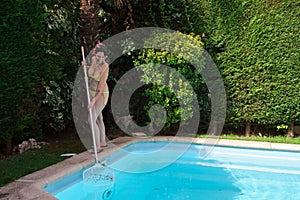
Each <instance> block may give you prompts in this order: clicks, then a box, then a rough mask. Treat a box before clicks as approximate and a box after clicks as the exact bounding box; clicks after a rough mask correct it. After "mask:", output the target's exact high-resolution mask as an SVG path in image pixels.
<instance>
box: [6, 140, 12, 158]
mask: <svg viewBox="0 0 300 200" xmlns="http://www.w3.org/2000/svg"><path fill="white" fill-rule="evenodd" d="M11 154H12V137H9V138H8V139H7V141H6V144H5V156H10V155H11Z"/></svg>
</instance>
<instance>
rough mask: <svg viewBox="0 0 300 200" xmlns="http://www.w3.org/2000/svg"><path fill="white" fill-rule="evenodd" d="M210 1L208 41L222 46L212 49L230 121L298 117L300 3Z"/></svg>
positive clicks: (275, 121)
mask: <svg viewBox="0 0 300 200" xmlns="http://www.w3.org/2000/svg"><path fill="white" fill-rule="evenodd" d="M208 5H209V6H207V7H208V8H210V11H211V12H209V14H208V15H207V16H209V17H208V18H207V19H206V21H205V22H206V23H207V24H208V25H207V27H208V28H209V27H210V28H209V30H207V31H208V34H207V36H208V38H207V39H206V40H204V41H205V42H206V41H208V46H209V45H212V46H214V47H217V49H212V50H213V51H214V54H215V55H216V58H217V63H218V64H219V66H220V69H221V71H222V74H223V76H224V82H225V84H226V90H227V94H228V95H227V96H228V122H229V123H235V124H236V125H239V124H241V123H245V122H255V123H259V124H266V125H267V124H270V125H272V124H273V125H277V124H289V123H290V121H299V119H300V113H299V109H300V107H299V106H300V96H299V92H298V91H299V89H300V88H299V87H300V84H299V78H300V77H299V74H300V73H299V72H300V71H299V70H300V67H299V62H298V61H299V56H300V52H299V45H300V38H299V34H298V33H299V30H300V26H299V23H298V22H297V21H298V20H297V19H298V17H297V16H299V14H300V9H299V2H298V1H294V0H289V1H285V2H280V1H276V0H272V1H256V0H252V1H249V0H240V1H237V2H234V3H233V4H231V3H230V4H228V1H223V0H219V1H215V2H210V3H209V4H208ZM212 22H216V23H214V24H210V23H212ZM213 26H214V27H213ZM206 44H207V43H206Z"/></svg>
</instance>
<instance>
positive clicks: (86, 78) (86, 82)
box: [81, 46, 98, 164]
mask: <svg viewBox="0 0 300 200" xmlns="http://www.w3.org/2000/svg"><path fill="white" fill-rule="evenodd" d="M81 54H82V60H83V71H84V80H85V87H86V93H87V100H88V104H90V103H91V98H90V93H89V83H88V76H87V67H86V62H85V56H84V48H83V46H82V47H81ZM89 114H90V119H91V120H90V121H91V129H92V137H93V146H94V154H95V160H96V164H97V163H98V154H97V147H96V136H95V127H94V117H93V111H92V108H89Z"/></svg>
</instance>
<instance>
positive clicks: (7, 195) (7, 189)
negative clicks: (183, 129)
mask: <svg viewBox="0 0 300 200" xmlns="http://www.w3.org/2000/svg"><path fill="white" fill-rule="evenodd" d="M137 141H178V142H193V143H199V144H207V145H218V146H235V147H247V148H261V149H273V150H290V151H299V152H300V145H295V144H279V143H270V142H252V141H241V140H218V139H203V138H192V137H171V136H155V137H143V136H138V137H121V138H117V139H115V140H112V141H111V142H109V143H108V147H106V148H105V149H104V151H102V152H100V153H99V155H98V157H99V158H103V157H107V156H108V155H110V154H112V153H113V152H115V151H117V150H118V149H120V148H122V147H124V146H126V145H129V144H130V143H133V142H137ZM93 161H94V156H93V154H91V153H89V152H88V151H85V152H83V153H81V154H78V155H74V156H72V157H71V158H68V159H66V160H64V161H62V162H59V163H57V164H54V165H51V166H49V167H47V168H44V169H42V170H39V171H37V172H34V173H32V174H28V175H26V176H24V177H21V178H20V179H18V180H16V181H14V182H12V183H9V184H7V185H5V186H3V187H1V188H0V200H17V199H21V200H29V199H33V200H35V199H36V200H38V199H39V200H44V199H47V200H54V199H56V198H55V197H53V196H52V195H51V194H49V193H47V192H46V191H44V190H43V189H42V188H43V187H45V186H47V185H48V184H49V183H52V182H54V181H55V180H58V179H60V178H62V177H64V176H66V175H68V174H71V173H73V172H75V171H78V170H80V169H82V168H85V167H86V166H88V165H89V164H91V163H93Z"/></svg>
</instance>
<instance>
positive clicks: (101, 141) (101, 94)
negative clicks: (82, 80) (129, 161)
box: [87, 43, 109, 151]
mask: <svg viewBox="0 0 300 200" xmlns="http://www.w3.org/2000/svg"><path fill="white" fill-rule="evenodd" d="M104 52H105V46H104V45H103V44H101V43H98V44H97V45H96V47H95V48H94V50H93V55H92V64H91V66H90V67H89V68H88V71H87V72H88V76H89V88H90V89H89V90H90V91H89V92H90V97H91V102H90V104H89V105H88V108H89V109H90V108H92V113H93V114H92V115H93V122H90V123H94V131H95V139H96V145H97V151H100V150H101V147H105V146H107V144H106V141H105V126H104V122H103V115H102V110H103V109H104V107H105V106H106V104H107V101H108V96H109V91H108V85H107V83H106V81H107V78H108V73H109V66H108V64H107V62H106V61H105V60H106V58H107V56H105V54H104Z"/></svg>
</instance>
